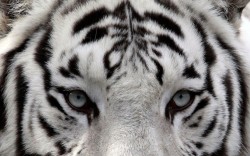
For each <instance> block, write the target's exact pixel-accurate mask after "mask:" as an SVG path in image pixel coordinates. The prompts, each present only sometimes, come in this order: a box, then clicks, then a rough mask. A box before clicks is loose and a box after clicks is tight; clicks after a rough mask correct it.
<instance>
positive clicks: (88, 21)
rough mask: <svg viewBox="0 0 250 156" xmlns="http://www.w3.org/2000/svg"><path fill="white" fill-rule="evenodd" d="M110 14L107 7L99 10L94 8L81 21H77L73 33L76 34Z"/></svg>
mask: <svg viewBox="0 0 250 156" xmlns="http://www.w3.org/2000/svg"><path fill="white" fill-rule="evenodd" d="M108 15H109V11H108V10H107V9H106V8H99V9H97V10H93V11H92V12H90V13H88V14H86V15H84V16H83V17H82V18H81V19H80V20H79V21H77V22H76V23H75V25H74V28H73V34H76V33H78V32H79V31H81V30H83V29H84V28H87V27H89V26H91V25H94V24H96V23H98V22H99V21H101V20H102V19H104V18H105V17H106V16H108Z"/></svg>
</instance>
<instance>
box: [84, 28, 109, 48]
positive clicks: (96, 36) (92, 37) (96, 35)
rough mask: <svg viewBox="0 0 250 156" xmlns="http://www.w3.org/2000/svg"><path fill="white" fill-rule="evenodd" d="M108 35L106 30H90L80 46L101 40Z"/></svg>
mask: <svg viewBox="0 0 250 156" xmlns="http://www.w3.org/2000/svg"><path fill="white" fill-rule="evenodd" d="M106 35H108V30H107V28H98V27H97V28H92V29H90V30H89V32H88V33H87V35H86V37H85V38H84V39H83V40H82V44H87V43H89V42H96V41H98V40H100V39H102V38H103V37H104V36H106Z"/></svg>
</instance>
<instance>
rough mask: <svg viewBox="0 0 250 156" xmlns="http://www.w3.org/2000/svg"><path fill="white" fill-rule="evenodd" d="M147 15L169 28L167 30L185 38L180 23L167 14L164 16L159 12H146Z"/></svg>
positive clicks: (148, 17)
mask: <svg viewBox="0 0 250 156" xmlns="http://www.w3.org/2000/svg"><path fill="white" fill-rule="evenodd" d="M145 17H146V18H147V19H150V20H152V21H154V22H156V23H157V24H159V25H160V26H161V27H163V28H164V29H167V30H169V31H171V32H173V33H174V34H176V35H177V36H178V37H181V38H184V34H183V32H182V30H181V28H180V26H179V25H178V24H176V23H175V22H174V21H173V20H171V19H170V18H168V17H167V16H164V15H162V14H158V13H151V12H146V13H145Z"/></svg>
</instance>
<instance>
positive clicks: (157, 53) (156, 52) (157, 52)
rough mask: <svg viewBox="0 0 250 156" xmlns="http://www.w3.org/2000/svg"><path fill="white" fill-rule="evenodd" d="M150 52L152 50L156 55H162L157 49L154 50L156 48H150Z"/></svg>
mask: <svg viewBox="0 0 250 156" xmlns="http://www.w3.org/2000/svg"><path fill="white" fill-rule="evenodd" d="M152 52H153V53H154V54H155V55H156V56H158V57H162V54H161V52H159V51H158V50H156V49H152Z"/></svg>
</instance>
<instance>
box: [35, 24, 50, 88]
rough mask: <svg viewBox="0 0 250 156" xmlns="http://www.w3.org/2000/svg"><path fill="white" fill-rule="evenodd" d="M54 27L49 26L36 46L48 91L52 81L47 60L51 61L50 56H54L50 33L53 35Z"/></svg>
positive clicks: (37, 56) (36, 59) (38, 61)
mask: <svg viewBox="0 0 250 156" xmlns="http://www.w3.org/2000/svg"><path fill="white" fill-rule="evenodd" d="M51 31H52V29H51V28H50V27H49V28H48V29H47V31H46V33H44V35H43V37H42V39H41V40H40V42H39V44H38V46H37V47H36V53H35V61H36V62H37V63H38V64H39V65H40V66H41V67H42V68H43V70H44V74H43V79H44V89H45V90H46V91H48V90H49V88H50V87H51V84H50V81H51V74H50V72H49V69H48V67H47V66H46V65H47V62H48V61H49V59H50V57H51V56H52V53H51V46H50V43H49V40H50V35H51Z"/></svg>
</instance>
